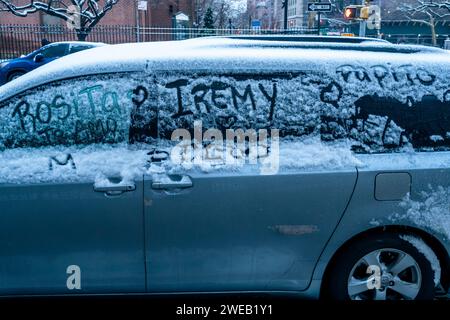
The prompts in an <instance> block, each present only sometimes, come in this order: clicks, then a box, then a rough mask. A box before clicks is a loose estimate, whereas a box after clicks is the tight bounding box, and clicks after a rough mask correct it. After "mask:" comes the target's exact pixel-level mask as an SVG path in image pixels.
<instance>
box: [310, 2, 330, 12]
mask: <svg viewBox="0 0 450 320" xmlns="http://www.w3.org/2000/svg"><path fill="white" fill-rule="evenodd" d="M308 11H310V12H330V11H331V3H330V2H308Z"/></svg>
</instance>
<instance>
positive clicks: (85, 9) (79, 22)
mask: <svg viewBox="0 0 450 320" xmlns="http://www.w3.org/2000/svg"><path fill="white" fill-rule="evenodd" d="M29 1H30V2H29V3H27V4H24V5H15V4H13V0H0V11H8V12H11V13H13V14H14V15H16V16H19V17H26V16H27V15H29V14H32V13H35V12H38V11H40V12H44V13H46V14H48V15H51V16H54V17H57V18H60V19H62V20H64V21H66V23H67V24H68V26H69V27H70V28H73V29H74V30H75V31H76V33H77V36H78V39H79V40H81V41H84V40H85V39H86V37H87V36H88V34H89V33H90V32H91V30H92V28H94V27H95V26H96V25H97V24H98V23H99V22H100V20H101V19H102V18H103V17H104V16H105V15H106V13H107V12H108V11H110V10H111V9H112V8H113V6H114V5H115V4H117V2H118V1H119V0H101V1H99V0H70V3H69V4H66V3H65V2H63V1H61V0H42V1H36V0H29Z"/></svg>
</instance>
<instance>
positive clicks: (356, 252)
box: [324, 234, 436, 300]
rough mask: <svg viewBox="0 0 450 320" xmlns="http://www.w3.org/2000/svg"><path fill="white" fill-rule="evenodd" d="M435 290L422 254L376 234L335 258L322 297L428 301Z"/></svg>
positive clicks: (393, 238)
mask: <svg viewBox="0 0 450 320" xmlns="http://www.w3.org/2000/svg"><path fill="white" fill-rule="evenodd" d="M369 262H371V263H369ZM406 262H407V263H406ZM377 263H378V265H377ZM409 264H411V266H410V267H409V268H406V269H404V270H403V271H401V272H398V271H399V270H400V269H402V268H403V266H406V265H409ZM369 265H372V266H374V267H370V269H369ZM377 268H378V270H377ZM381 269H383V270H381ZM378 271H380V272H378ZM366 278H367V279H366ZM435 286H436V285H435V275H434V270H433V268H432V265H431V262H430V261H429V260H428V259H427V258H426V257H425V255H424V254H422V253H421V252H420V251H419V250H418V249H417V248H416V247H414V246H413V245H412V244H411V243H410V242H408V241H406V240H404V239H402V237H401V236H399V235H397V234H379V235H375V236H370V237H366V238H363V239H361V240H358V241H356V242H354V243H352V244H351V245H350V246H349V247H347V248H346V249H345V251H344V252H342V253H341V254H340V255H339V256H338V257H337V259H336V260H335V263H334V265H333V267H332V269H331V270H330V273H329V275H328V278H327V281H326V285H325V290H326V292H325V295H324V296H325V298H328V299H331V300H432V299H433V298H434V293H435ZM369 288H370V289H369ZM364 290H367V291H364ZM360 291H361V292H360ZM359 292H360V293H359ZM400 292H401V293H403V294H401V293H400ZM405 292H406V293H407V294H404V293H405Z"/></svg>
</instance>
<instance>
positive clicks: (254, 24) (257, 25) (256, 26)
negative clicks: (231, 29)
mask: <svg viewBox="0 0 450 320" xmlns="http://www.w3.org/2000/svg"><path fill="white" fill-rule="evenodd" d="M252 29H261V21H259V20H252Z"/></svg>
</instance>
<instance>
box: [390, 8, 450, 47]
mask: <svg viewBox="0 0 450 320" xmlns="http://www.w3.org/2000/svg"><path fill="white" fill-rule="evenodd" d="M416 1H417V3H416V4H414V5H412V4H407V3H405V4H403V5H402V6H401V7H399V8H398V9H399V10H400V11H403V12H405V14H406V17H407V18H408V20H410V21H413V22H418V23H422V24H425V25H427V26H429V27H430V28H431V37H432V41H433V45H434V46H436V45H437V39H436V23H437V22H438V21H439V20H438V19H443V18H445V17H448V16H450V1H439V0H434V1H433V0H428V1H423V0H416Z"/></svg>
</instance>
